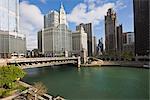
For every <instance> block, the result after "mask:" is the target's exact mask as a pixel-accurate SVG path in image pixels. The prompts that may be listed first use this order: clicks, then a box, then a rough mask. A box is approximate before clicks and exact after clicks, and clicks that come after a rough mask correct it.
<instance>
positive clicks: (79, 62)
mask: <svg viewBox="0 0 150 100" xmlns="http://www.w3.org/2000/svg"><path fill="white" fill-rule="evenodd" d="M77 64H78V65H77V66H78V68H79V67H80V65H81V58H80V57H78V61H77Z"/></svg>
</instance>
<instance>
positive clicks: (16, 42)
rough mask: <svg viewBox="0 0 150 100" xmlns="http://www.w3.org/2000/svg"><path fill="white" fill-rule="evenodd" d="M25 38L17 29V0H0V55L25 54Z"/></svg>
mask: <svg viewBox="0 0 150 100" xmlns="http://www.w3.org/2000/svg"><path fill="white" fill-rule="evenodd" d="M25 40H26V39H25V35H24V34H22V33H21V32H20V30H19V0H0V57H11V54H12V53H17V54H22V53H23V54H25V51H26V42H25Z"/></svg>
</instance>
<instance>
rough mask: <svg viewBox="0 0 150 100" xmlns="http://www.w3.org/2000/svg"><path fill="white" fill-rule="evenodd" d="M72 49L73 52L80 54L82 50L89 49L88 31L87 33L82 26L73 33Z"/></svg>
mask: <svg viewBox="0 0 150 100" xmlns="http://www.w3.org/2000/svg"><path fill="white" fill-rule="evenodd" d="M72 49H73V51H72V52H73V54H74V55H76V56H80V54H81V52H82V50H85V51H86V52H87V51H88V49H87V33H85V31H84V28H83V27H82V26H81V27H80V28H78V30H76V32H73V33H72Z"/></svg>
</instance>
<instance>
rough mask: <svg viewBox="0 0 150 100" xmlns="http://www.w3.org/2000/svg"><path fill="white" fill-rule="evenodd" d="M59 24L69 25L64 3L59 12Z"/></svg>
mask: <svg viewBox="0 0 150 100" xmlns="http://www.w3.org/2000/svg"><path fill="white" fill-rule="evenodd" d="M59 23H60V24H65V25H67V21H66V12H65V10H64V7H63V4H62V3H61V8H60V11H59Z"/></svg>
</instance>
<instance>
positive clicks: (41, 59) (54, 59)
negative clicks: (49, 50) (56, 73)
mask: <svg viewBox="0 0 150 100" xmlns="http://www.w3.org/2000/svg"><path fill="white" fill-rule="evenodd" d="M77 59H78V58H77V57H53V58H52V57H44V58H17V59H8V63H21V62H38V61H58V60H77Z"/></svg>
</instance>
